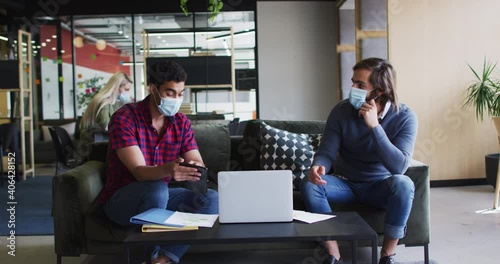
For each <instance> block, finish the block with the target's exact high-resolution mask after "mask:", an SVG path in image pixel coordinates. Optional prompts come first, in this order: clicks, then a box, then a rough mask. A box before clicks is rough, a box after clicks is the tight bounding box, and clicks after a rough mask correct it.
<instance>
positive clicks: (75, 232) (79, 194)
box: [52, 161, 105, 256]
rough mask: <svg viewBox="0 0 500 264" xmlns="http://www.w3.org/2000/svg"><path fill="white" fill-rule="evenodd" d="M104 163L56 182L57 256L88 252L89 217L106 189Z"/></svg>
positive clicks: (94, 163) (64, 175)
mask: <svg viewBox="0 0 500 264" xmlns="http://www.w3.org/2000/svg"><path fill="white" fill-rule="evenodd" d="M104 173H105V169H104V163H103V162H100V161H89V162H86V163H84V164H83V165H81V166H78V167H76V168H73V169H71V170H68V171H65V172H64V173H61V174H59V175H58V176H56V177H54V178H53V180H52V210H53V215H54V246H55V252H56V254H59V255H62V256H78V255H80V254H81V253H85V252H86V247H87V245H86V237H85V228H84V227H85V223H84V218H85V214H86V213H87V211H88V210H89V208H90V205H91V203H92V202H93V201H94V200H95V198H96V197H97V196H98V195H99V193H100V191H101V189H102V188H103V176H104Z"/></svg>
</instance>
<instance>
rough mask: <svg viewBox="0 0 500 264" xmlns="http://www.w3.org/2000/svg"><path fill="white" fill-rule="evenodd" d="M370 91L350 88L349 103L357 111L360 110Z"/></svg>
mask: <svg viewBox="0 0 500 264" xmlns="http://www.w3.org/2000/svg"><path fill="white" fill-rule="evenodd" d="M371 91H373V90H370V91H366V90H363V89H359V88H354V87H352V88H351V92H349V103H351V105H352V106H353V107H354V108H356V109H357V110H359V109H361V106H363V104H364V103H365V102H366V95H367V94H368V93H369V92H371Z"/></svg>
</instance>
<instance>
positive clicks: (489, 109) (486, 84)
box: [463, 58, 500, 209]
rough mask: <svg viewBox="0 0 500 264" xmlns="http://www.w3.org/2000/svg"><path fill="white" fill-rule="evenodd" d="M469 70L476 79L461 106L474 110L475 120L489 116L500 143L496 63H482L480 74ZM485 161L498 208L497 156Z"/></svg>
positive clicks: (498, 90)
mask: <svg viewBox="0 0 500 264" xmlns="http://www.w3.org/2000/svg"><path fill="white" fill-rule="evenodd" d="M467 65H468V66H469V69H470V70H471V71H472V73H473V74H474V76H475V77H476V80H475V82H473V83H472V84H470V85H469V86H468V87H467V90H466V97H465V101H464V104H463V106H464V107H472V108H473V109H474V112H475V115H476V119H478V120H479V121H483V118H484V116H485V115H488V116H491V118H492V120H493V123H494V124H495V127H496V129H497V133H498V135H499V137H498V139H499V143H500V80H499V79H498V78H497V77H495V76H494V73H495V69H496V67H497V63H496V62H495V63H493V62H491V61H487V60H486V58H485V59H484V62H483V69H482V73H480V74H479V73H478V72H477V71H476V70H474V68H473V67H472V66H471V65H470V64H467ZM485 161H486V180H487V182H488V183H489V184H491V185H493V187H495V202H494V208H495V209H496V208H497V207H498V193H499V189H500V188H499V187H500V186H499V185H500V183H499V181H500V178H499V177H497V174H498V172H497V171H498V164H499V154H489V155H486V157H485Z"/></svg>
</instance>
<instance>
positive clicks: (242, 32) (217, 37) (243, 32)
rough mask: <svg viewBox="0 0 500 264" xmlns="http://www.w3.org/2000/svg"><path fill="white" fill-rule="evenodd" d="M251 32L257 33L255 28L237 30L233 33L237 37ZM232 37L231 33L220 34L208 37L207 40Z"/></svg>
mask: <svg viewBox="0 0 500 264" xmlns="http://www.w3.org/2000/svg"><path fill="white" fill-rule="evenodd" d="M251 33H255V29H251V30H245V31H240V32H236V33H234V34H233V35H234V37H237V36H243V35H246V34H251ZM230 37H231V34H225V35H219V36H215V37H211V38H207V41H213V40H221V39H225V38H230Z"/></svg>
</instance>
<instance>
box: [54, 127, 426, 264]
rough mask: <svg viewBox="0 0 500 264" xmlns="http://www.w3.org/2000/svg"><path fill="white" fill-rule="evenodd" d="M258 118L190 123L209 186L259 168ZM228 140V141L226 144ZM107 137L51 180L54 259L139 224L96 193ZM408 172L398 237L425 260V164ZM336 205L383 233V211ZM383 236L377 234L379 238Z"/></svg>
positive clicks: (117, 241) (114, 245) (113, 244)
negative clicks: (108, 212)
mask: <svg viewBox="0 0 500 264" xmlns="http://www.w3.org/2000/svg"><path fill="white" fill-rule="evenodd" d="M260 122H261V121H260V120H253V121H250V122H248V124H247V127H246V129H245V131H244V134H243V136H241V137H232V138H231V137H230V135H229V129H228V127H227V126H225V125H195V126H193V127H194V132H195V138H196V141H197V142H198V145H199V147H200V152H201V155H202V157H203V159H204V161H205V164H206V165H207V167H208V168H209V179H210V181H211V186H212V188H216V182H217V173H218V172H219V171H223V170H241V169H244V170H252V169H260V165H259V155H260V145H259V144H260V143H259V142H260V141H259V139H258V134H259V132H260ZM266 123H268V124H270V125H272V126H275V127H277V128H281V129H285V130H289V131H291V132H296V133H322V132H323V129H324V122H322V121H304V122H302V121H271V120H268V121H266ZM231 145H232V146H231ZM106 149H107V143H105V142H99V143H96V144H95V145H94V146H93V149H92V153H91V155H90V156H89V161H87V162H86V163H85V164H83V165H81V166H79V167H77V168H74V169H72V170H69V171H66V172H64V173H62V174H60V175H59V176H58V177H54V180H53V208H54V209H53V210H54V239H55V252H56V254H57V256H58V263H61V262H60V261H61V257H62V256H79V255H80V254H91V255H96V254H120V253H123V250H124V249H123V244H122V241H123V240H124V238H125V237H126V235H127V234H128V233H129V232H138V227H130V228H123V227H120V226H118V225H116V224H114V223H112V222H110V221H109V220H108V219H107V218H106V217H105V216H104V213H103V212H102V210H101V209H100V207H99V206H97V205H96V203H95V198H96V197H97V195H98V194H99V192H100V191H101V189H102V187H103V184H104V178H105V155H104V154H105V153H106ZM407 175H408V176H409V177H410V178H412V180H414V182H415V186H416V193H415V199H414V206H413V209H412V212H411V214H410V220H409V222H408V234H407V236H406V237H405V238H404V239H402V240H401V241H400V243H401V244H405V245H406V246H424V248H425V259H426V260H427V261H426V263H428V244H429V239H430V237H429V234H430V229H429V228H430V220H429V168H428V166H426V165H425V164H422V163H420V162H417V161H414V162H412V165H411V167H410V168H409V169H408V171H407ZM332 206H333V207H334V210H335V211H338V210H344V211H357V212H358V213H359V214H360V215H361V216H362V217H363V218H364V219H365V220H366V221H367V222H368V223H369V224H370V226H372V227H373V229H374V230H376V231H377V232H378V233H379V234H380V235H382V227H383V220H384V211H383V210H377V209H374V208H369V207H365V206H362V205H332ZM294 207H295V209H303V208H304V206H303V203H302V200H301V197H300V193H299V192H297V191H295V193H294ZM381 242H382V241H381V240H380V239H379V243H381ZM316 247H317V244H315V243H299V242H294V243H259V244H243V243H242V244H230V245H193V246H191V247H190V249H189V251H188V254H189V253H192V252H196V253H202V252H217V251H221V252H222V251H231V250H277V249H298V248H300V249H303V248H311V249H313V248H316Z"/></svg>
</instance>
